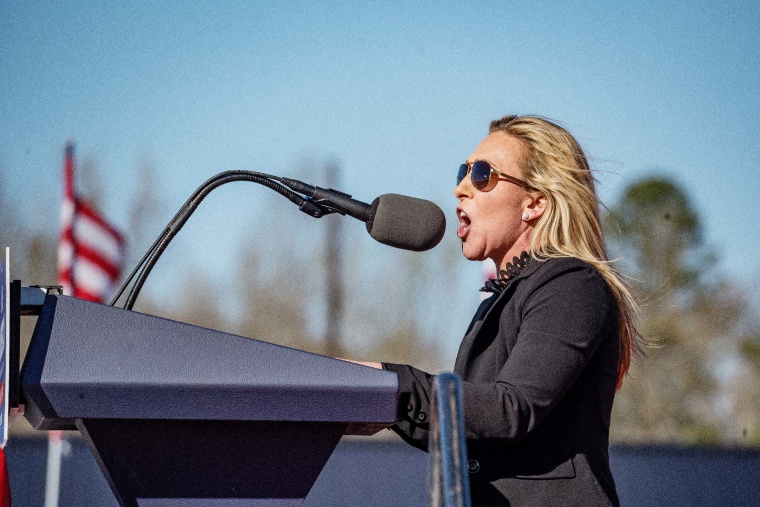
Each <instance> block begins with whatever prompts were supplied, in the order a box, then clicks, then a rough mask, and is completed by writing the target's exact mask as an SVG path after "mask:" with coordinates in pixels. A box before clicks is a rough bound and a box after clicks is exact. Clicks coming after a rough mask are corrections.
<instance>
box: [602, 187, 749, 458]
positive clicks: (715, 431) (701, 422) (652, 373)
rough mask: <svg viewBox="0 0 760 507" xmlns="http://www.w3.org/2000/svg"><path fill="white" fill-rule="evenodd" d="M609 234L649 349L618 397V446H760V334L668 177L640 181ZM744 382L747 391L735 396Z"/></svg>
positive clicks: (610, 220)
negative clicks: (757, 359)
mask: <svg viewBox="0 0 760 507" xmlns="http://www.w3.org/2000/svg"><path fill="white" fill-rule="evenodd" d="M606 225H607V229H608V233H607V234H608V239H609V241H610V246H611V247H612V248H611V250H612V251H613V255H617V256H619V257H622V258H624V259H625V262H622V263H621V265H622V267H621V269H622V270H623V271H624V272H625V273H627V274H628V275H630V277H631V285H632V287H633V288H634V290H635V292H636V293H637V294H638V296H639V299H640V301H641V313H640V317H641V322H640V331H641V333H642V335H643V336H644V337H645V338H647V339H648V340H649V341H650V347H648V348H647V356H648V357H647V358H639V359H638V360H635V361H634V364H633V365H632V368H631V371H630V375H629V378H627V379H626V382H625V383H624V385H623V388H622V389H621V391H620V393H619V394H618V397H617V400H616V403H615V407H614V410H613V420H614V421H613V430H612V431H613V435H612V436H613V438H614V439H616V440H624V441H662V442H677V443H732V444H733V443H760V438H758V437H759V436H760V405H758V404H757V403H754V406H753V400H755V401H756V400H757V399H758V393H759V392H760V383H758V382H756V381H757V380H758V378H759V377H757V374H758V372H760V370H759V369H758V368H757V363H754V364H755V365H754V366H753V364H752V357H753V353H752V350H755V349H754V347H757V346H758V344H760V327H759V326H758V324H757V319H756V318H755V316H754V315H753V314H752V312H751V308H750V307H749V306H748V303H747V299H746V297H745V295H744V294H743V293H742V290H741V288H740V287H739V286H738V285H737V284H736V283H735V282H732V281H731V280H729V279H727V278H725V277H723V276H721V275H720V273H719V272H718V271H717V270H716V269H714V266H715V262H716V261H715V259H716V256H715V255H714V254H713V253H712V252H710V251H709V250H708V249H707V248H705V246H704V244H703V239H702V238H703V237H702V230H701V223H700V220H699V216H698V214H697V212H696V210H695V209H694V207H693V205H692V203H691V201H690V200H689V198H688V196H687V195H686V193H685V192H684V191H683V189H681V188H680V186H679V185H677V184H676V183H675V182H673V181H671V180H669V179H666V178H663V177H651V178H647V179H644V180H641V181H638V182H636V183H633V184H632V185H630V186H629V187H628V188H627V189H626V191H625V192H624V194H623V196H622V198H621V199H620V201H619V202H618V203H617V205H616V206H614V207H613V208H612V209H611V210H610V213H609V215H608V216H607V220H606ZM752 379H754V380H755V385H754V386H750V384H751V383H752V381H753V380H752ZM737 382H742V383H743V384H744V385H746V386H747V387H749V389H747V390H745V391H744V392H737V389H736V386H737Z"/></svg>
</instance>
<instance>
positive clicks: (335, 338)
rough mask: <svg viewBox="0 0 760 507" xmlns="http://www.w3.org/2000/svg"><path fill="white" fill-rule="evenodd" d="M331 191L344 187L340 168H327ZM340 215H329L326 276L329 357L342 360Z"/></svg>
mask: <svg viewBox="0 0 760 507" xmlns="http://www.w3.org/2000/svg"><path fill="white" fill-rule="evenodd" d="M325 180H326V181H325V183H326V184H327V188H334V189H338V188H340V166H338V164H336V163H329V164H327V165H326V166H325ZM341 218H342V217H339V216H335V215H332V216H327V217H325V220H326V221H327V232H326V237H325V243H327V248H326V249H325V252H326V253H325V276H327V327H326V331H325V354H326V355H328V356H332V357H341V356H342V354H343V345H342V343H343V340H342V329H343V266H342V264H343V260H342V255H341V251H342V250H341V249H342V247H343V227H342V226H341V224H342V223H343V220H341Z"/></svg>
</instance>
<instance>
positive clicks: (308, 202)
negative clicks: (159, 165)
mask: <svg viewBox="0 0 760 507" xmlns="http://www.w3.org/2000/svg"><path fill="white" fill-rule="evenodd" d="M233 181H250V182H253V183H258V184H260V185H264V186H267V187H269V188H271V189H272V190H274V191H276V192H278V193H280V194H282V195H284V196H285V197H287V198H288V199H289V200H290V201H291V202H292V203H294V204H296V205H297V206H298V209H300V210H301V211H303V212H304V213H306V214H307V215H309V216H311V217H314V218H321V217H323V216H325V215H329V214H331V213H339V214H341V215H349V216H352V217H354V218H356V219H358V220H361V221H362V222H365V223H366V226H367V232H368V233H369V235H370V236H372V238H374V239H375V240H377V241H379V242H380V243H383V244H385V245H389V246H392V247H394V248H402V249H405V250H412V251H415V252H421V251H423V250H429V249H430V248H433V247H434V246H435V245H437V244H438V242H440V240H441V238H442V237H443V233H444V231H445V229H446V218H445V217H444V216H443V211H441V209H440V208H439V207H438V206H436V205H435V204H433V203H432V202H430V201H425V200H424V199H417V198H415V197H408V196H404V195H398V194H384V195H381V196H380V197H378V198H377V199H375V200H374V201H373V202H372V204H366V203H363V202H361V201H357V200H356V199H353V198H352V197H351V196H350V195H348V194H345V193H343V192H339V191H337V190H333V189H324V188H320V187H315V186H313V185H309V184H307V183H303V182H301V181H298V180H293V179H290V178H281V177H279V176H272V175H270V174H264V173H258V172H253V171H227V172H223V173H219V174H217V175H216V176H214V177H212V178H210V179H209V180H208V181H206V182H205V183H204V184H203V185H201V186H200V187H198V190H196V191H195V193H193V195H192V196H190V198H189V199H188V200H187V202H185V204H184V205H183V206H182V207H181V208H180V210H179V211H178V212H177V214H176V215H174V218H172V220H171V222H169V225H167V226H166V228H164V230H163V231H162V232H161V234H160V235H159V236H158V238H156V241H154V242H153V245H151V247H150V248H149V249H148V251H147V252H146V253H145V255H144V256H143V258H142V259H141V260H140V262H139V263H138V264H137V266H135V268H134V270H132V273H131V274H130V275H129V277H128V278H127V280H126V281H125V282H124V283H123V284H122V286H121V288H120V289H119V291H118V293H117V294H116V296H115V297H114V298H113V301H111V306H113V305H115V304H116V302H117V301H118V300H119V298H120V297H121V295H122V294H123V293H124V291H125V289H126V288H127V286H128V285H129V283H130V282H131V281H132V279H133V278H134V277H135V275H136V274H137V272H138V271H139V275H137V278H136V279H135V283H134V285H132V289H131V290H130V291H129V295H128V296H127V300H126V302H125V304H124V308H126V309H127V310H131V309H132V307H133V306H134V304H135V301H136V300H137V296H138V295H139V294H140V291H141V290H142V287H143V285H144V284H145V280H146V279H147V278H148V275H149V274H150V272H151V270H152V269H153V266H155V264H156V262H157V261H158V258H159V257H160V256H161V254H163V252H164V250H166V247H167V246H169V243H170V242H171V240H172V239H173V238H174V236H176V235H177V233H178V232H179V230H180V229H181V228H182V226H183V225H185V223H186V222H187V220H188V219H189V218H190V215H192V214H193V212H194V211H195V210H196V208H197V207H198V205H199V204H200V203H201V201H203V199H204V198H205V197H206V196H207V195H208V194H209V193H211V191H213V190H214V189H215V188H217V187H220V186H222V185H224V184H225V183H231V182H233ZM301 194H303V196H302V195H301Z"/></svg>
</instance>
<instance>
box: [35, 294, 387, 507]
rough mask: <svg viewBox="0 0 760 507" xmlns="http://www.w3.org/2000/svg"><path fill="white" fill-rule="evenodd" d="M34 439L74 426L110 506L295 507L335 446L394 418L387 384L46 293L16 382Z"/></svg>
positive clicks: (322, 361) (297, 355) (334, 364)
mask: <svg viewBox="0 0 760 507" xmlns="http://www.w3.org/2000/svg"><path fill="white" fill-rule="evenodd" d="M21 387H22V393H23V396H24V398H25V402H26V406H27V408H26V417H27V419H29V421H30V422H31V423H32V425H33V426H34V427H35V428H38V429H77V430H79V431H80V432H81V433H82V435H83V436H84V438H85V440H86V441H87V444H88V446H89V447H90V450H91V451H92V453H93V454H94V456H95V459H96V461H97V462H98V465H99V466H100V469H101V471H102V472H103V474H104V475H105V477H106V479H107V480H108V483H109V485H110V486H111V489H112V491H113V492H114V494H115V496H116V498H117V500H118V501H119V504H120V505H121V506H122V507H179V506H180V505H182V506H188V507H192V506H199V505H204V506H208V507H242V506H246V507H296V506H298V505H301V503H302V501H303V499H304V498H305V497H306V495H307V494H308V492H309V490H310V489H311V487H312V485H313V484H314V482H315V481H316V479H317V476H318V475H319V473H320V471H321V470H322V467H324V465H325V463H326V462H327V460H328V458H329V457H330V454H331V453H332V451H333V449H334V448H335V446H336V445H337V443H338V441H339V440H340V438H341V436H342V435H343V434H346V433H352V434H371V433H374V432H376V431H378V430H379V429H381V428H384V427H386V426H389V425H390V424H392V423H393V422H394V421H395V418H396V399H397V391H398V378H397V376H396V374H395V373H391V372H387V371H383V370H377V369H374V368H368V367H365V366H361V365H357V364H353V363H349V362H346V361H340V360H337V359H333V358H330V357H325V356H320V355H317V354H311V353H308V352H304V351H300V350H295V349H290V348H287V347H282V346H279V345H274V344H271V343H266V342H262V341H259V340H253V339H250V338H244V337H241V336H235V335H232V334H228V333H222V332H219V331H213V330H210V329H204V328H201V327H197V326H191V325H189V324H184V323H180V322H174V321H171V320H168V319H163V318H159V317H155V316H151V315H145V314H141V313H137V312H132V311H128V310H122V309H120V308H114V307H111V306H106V305H101V304H97V303H92V302H88V301H84V300H80V299H75V298H71V297H67V296H47V297H46V299H45V303H44V305H43V308H42V313H41V315H40V317H39V319H38V321H37V327H36V328H35V331H34V334H33V336H32V342H31V344H30V346H29V350H28V352H27V356H26V360H25V363H24V367H23V370H22V373H21Z"/></svg>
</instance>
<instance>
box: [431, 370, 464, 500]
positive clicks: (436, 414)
mask: <svg viewBox="0 0 760 507" xmlns="http://www.w3.org/2000/svg"><path fill="white" fill-rule="evenodd" d="M430 412H431V414H430V416H431V420H430V440H429V444H428V450H429V451H430V476H429V489H430V507H470V478H469V472H468V469H467V443H466V441H465V438H464V405H463V403H462V382H461V380H460V379H459V376H458V375H457V374H456V373H449V372H445V373H441V374H439V375H437V376H436V378H435V381H434V383H433V399H432V406H431V410H430Z"/></svg>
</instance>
